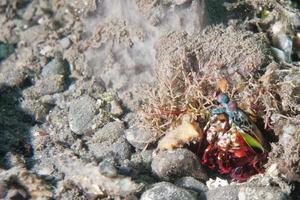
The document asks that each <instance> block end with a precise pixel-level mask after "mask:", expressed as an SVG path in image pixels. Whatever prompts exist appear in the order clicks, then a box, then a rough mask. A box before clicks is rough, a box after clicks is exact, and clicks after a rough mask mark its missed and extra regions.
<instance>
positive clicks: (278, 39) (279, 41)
mask: <svg viewBox="0 0 300 200" xmlns="http://www.w3.org/2000/svg"><path fill="white" fill-rule="evenodd" d="M272 43H273V45H274V46H275V47H277V48H278V49H281V50H283V51H284V52H286V53H287V54H288V55H289V56H290V55H291V53H292V46H293V42H292V40H291V39H290V38H289V37H288V36H287V35H286V34H285V33H283V32H279V33H277V34H275V35H273V37H272Z"/></svg>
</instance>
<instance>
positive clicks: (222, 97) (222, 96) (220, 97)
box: [217, 93, 230, 104]
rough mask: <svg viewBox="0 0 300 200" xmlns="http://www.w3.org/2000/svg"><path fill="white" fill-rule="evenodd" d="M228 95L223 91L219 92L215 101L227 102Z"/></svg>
mask: <svg viewBox="0 0 300 200" xmlns="http://www.w3.org/2000/svg"><path fill="white" fill-rule="evenodd" d="M229 100H230V99H229V97H228V95H226V94H224V93H221V94H219V95H218V96H217V101H218V102H219V103H222V104H227V103H228V102H229Z"/></svg>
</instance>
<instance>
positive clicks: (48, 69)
mask: <svg viewBox="0 0 300 200" xmlns="http://www.w3.org/2000/svg"><path fill="white" fill-rule="evenodd" d="M67 72H68V66H67V63H66V62H65V61H64V60H63V59H62V58H61V57H57V58H54V59H52V60H51V61H50V62H49V63H48V64H47V65H45V66H44V67H43V69H42V76H43V77H46V76H51V75H63V76H65V75H66V74H67Z"/></svg>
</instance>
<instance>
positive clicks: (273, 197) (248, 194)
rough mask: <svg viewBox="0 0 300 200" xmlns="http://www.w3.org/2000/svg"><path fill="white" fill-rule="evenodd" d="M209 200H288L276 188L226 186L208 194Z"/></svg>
mask: <svg viewBox="0 0 300 200" xmlns="http://www.w3.org/2000/svg"><path fill="white" fill-rule="evenodd" d="M206 198H207V200H215V199H224V200H239V199H243V200H254V199H255V200H287V199H288V197H287V196H286V194H285V193H283V192H282V191H280V189H279V188H276V187H249V186H225V187H218V188H216V189H213V190H209V191H207V192H206Z"/></svg>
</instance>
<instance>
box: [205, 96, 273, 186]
mask: <svg viewBox="0 0 300 200" xmlns="http://www.w3.org/2000/svg"><path fill="white" fill-rule="evenodd" d="M217 100H218V102H219V103H220V104H221V105H222V107H221V108H217V109H213V111H212V116H211V118H210V120H209V122H208V123H207V125H206V126H205V128H204V133H205V134H206V142H207V147H206V149H205V151H204V153H203V156H202V160H201V162H202V164H204V165H206V166H207V167H208V168H210V169H212V170H215V171H218V172H219V173H221V174H229V175H230V176H231V177H232V178H233V179H236V180H238V181H245V180H246V179H247V178H249V177H250V176H251V175H254V174H256V173H261V172H263V167H262V164H264V162H265V161H266V157H267V151H266V147H267V144H266V142H265V140H264V139H263V136H262V134H261V132H260V131H259V129H258V128H257V126H256V125H255V124H254V123H253V122H252V121H251V120H250V119H249V118H248V117H247V115H246V114H245V113H244V112H243V111H242V110H240V109H239V108H238V107H237V105H236V102H234V101H232V100H230V99H229V97H228V96H227V95H225V94H223V93H221V94H220V95H218V97H217Z"/></svg>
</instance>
